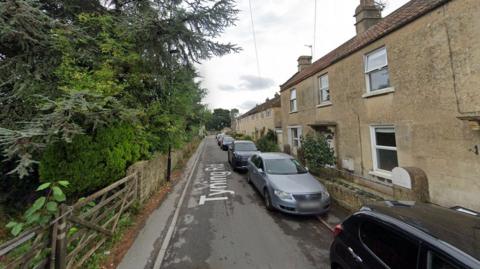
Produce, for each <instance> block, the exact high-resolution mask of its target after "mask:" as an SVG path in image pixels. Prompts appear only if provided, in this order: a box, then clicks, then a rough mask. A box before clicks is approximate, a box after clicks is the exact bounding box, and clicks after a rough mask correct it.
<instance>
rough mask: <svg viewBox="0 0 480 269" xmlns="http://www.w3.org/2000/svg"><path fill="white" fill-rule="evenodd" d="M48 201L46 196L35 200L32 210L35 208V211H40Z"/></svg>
mask: <svg viewBox="0 0 480 269" xmlns="http://www.w3.org/2000/svg"><path fill="white" fill-rule="evenodd" d="M46 200H47V198H45V197H44V196H42V197H40V198H38V199H37V200H35V203H33V205H32V208H34V209H35V211H37V210H39V209H40V208H42V207H43V205H44V204H45V201H46Z"/></svg>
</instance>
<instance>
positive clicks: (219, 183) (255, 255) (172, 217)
mask: <svg viewBox="0 0 480 269" xmlns="http://www.w3.org/2000/svg"><path fill="white" fill-rule="evenodd" d="M346 215H347V213H346V212H345V211H343V210H342V209H341V208H338V207H333V208H332V211H331V213H330V214H329V215H328V216H325V217H323V220H324V221H320V220H319V218H318V217H316V216H310V217H308V216H307V217H306V216H293V215H288V214H284V213H280V212H269V211H267V210H266V209H265V206H264V203H263V200H262V198H261V196H260V194H259V193H258V192H257V191H256V190H255V189H254V188H253V187H252V186H251V185H249V184H248V183H247V180H246V174H242V173H237V172H234V171H232V169H231V167H230V166H229V164H228V162H227V153H226V152H225V151H222V150H221V149H220V148H219V147H218V146H217V145H216V141H215V139H214V138H213V137H208V138H206V139H205V140H204V141H203V142H202V144H201V145H200V146H199V148H198V150H197V152H196V153H195V154H194V155H193V156H192V158H191V159H190V161H189V162H188V164H187V166H186V169H185V173H184V178H183V179H182V180H181V181H179V182H178V183H177V184H176V185H175V187H174V189H173V191H172V192H171V193H170V194H169V196H168V197H167V199H166V200H165V201H164V202H163V203H162V204H161V205H160V206H159V208H158V209H157V210H156V211H154V212H153V214H152V215H151V216H150V217H149V219H148V220H147V223H146V225H145V227H144V228H143V229H142V231H141V232H140V233H139V235H138V237H137V238H136V240H135V242H134V244H133V245H132V247H131V248H130V250H129V251H128V253H127V254H126V255H125V257H124V259H123V260H122V262H121V264H120V265H119V266H118V268H121V269H130V268H148V269H150V268H154V269H158V268H169V269H170V268H181V269H188V268H192V269H193V268H201V269H208V268H212V269H221V268H289V269H292V268H302V269H308V268H330V265H329V248H330V244H331V242H332V240H333V236H332V233H331V231H330V230H329V226H330V228H331V226H334V225H335V224H336V223H339V222H340V221H341V219H342V218H343V217H345V216H346Z"/></svg>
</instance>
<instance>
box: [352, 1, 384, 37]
mask: <svg viewBox="0 0 480 269" xmlns="http://www.w3.org/2000/svg"><path fill="white" fill-rule="evenodd" d="M354 17H355V19H356V23H355V27H356V28H357V35H358V34H361V33H363V32H365V31H366V30H368V28H370V27H372V26H373V25H375V24H376V23H377V22H378V21H380V20H381V19H382V13H381V10H380V7H378V6H377V5H376V4H375V1H374V0H360V5H359V6H358V7H357V8H356V9H355V15H354Z"/></svg>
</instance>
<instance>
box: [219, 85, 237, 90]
mask: <svg viewBox="0 0 480 269" xmlns="http://www.w3.org/2000/svg"><path fill="white" fill-rule="evenodd" d="M218 88H219V89H220V90H222V91H235V90H237V88H236V87H233V86H232V85H227V84H222V85H220V86H218Z"/></svg>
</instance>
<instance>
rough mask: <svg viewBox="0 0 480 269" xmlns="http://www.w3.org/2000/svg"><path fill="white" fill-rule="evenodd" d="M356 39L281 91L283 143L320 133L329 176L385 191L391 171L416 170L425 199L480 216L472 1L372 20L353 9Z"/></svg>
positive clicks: (478, 48)
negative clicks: (329, 156) (331, 164)
mask: <svg viewBox="0 0 480 269" xmlns="http://www.w3.org/2000/svg"><path fill="white" fill-rule="evenodd" d="M355 17H356V24H355V26H356V30H357V34H356V36H354V37H353V38H352V39H350V40H348V41H347V42H345V43H344V44H342V45H340V46H339V47H338V48H336V49H334V50H333V51H331V52H329V53H328V54H326V55H325V56H323V57H321V58H320V59H318V60H316V61H315V62H313V63H311V57H309V56H301V57H300V58H299V59H298V72H297V73H295V74H294V75H293V76H292V77H291V78H289V79H288V80H287V81H286V82H285V83H283V84H282V85H281V107H282V112H281V116H282V124H283V141H284V144H286V145H285V149H286V150H287V151H291V152H292V153H293V154H296V152H297V149H298V148H299V147H301V140H300V137H301V136H302V135H305V134H306V133H309V132H317V133H321V134H324V135H325V136H327V138H328V139H329V140H330V142H331V145H332V147H333V148H334V150H335V154H336V156H337V168H338V169H339V170H342V171H348V172H349V173H351V174H353V175H357V176H358V178H361V179H362V180H364V181H365V182H369V184H367V185H368V186H376V185H378V186H381V187H380V188H378V189H382V190H386V192H388V190H389V189H391V188H393V187H394V185H395V184H397V182H394V181H392V179H393V176H392V169H393V168H395V167H417V168H420V169H421V170H423V171H424V173H425V175H426V177H427V179H428V185H427V187H426V188H427V191H428V193H429V196H430V201H431V202H433V203H437V204H440V205H443V206H454V205H461V206H465V207H468V208H471V209H474V210H477V211H480V155H479V151H480V148H479V147H480V126H479V123H480V1H479V0H411V1H410V2H408V3H406V4H405V5H404V6H402V7H400V8H399V9H397V10H396V11H394V12H392V13H391V14H389V15H388V16H386V17H384V18H382V17H381V12H380V11H379V10H378V9H377V6H376V5H375V3H374V1H373V0H361V1H360V5H359V6H358V7H357V9H356V11H355Z"/></svg>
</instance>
